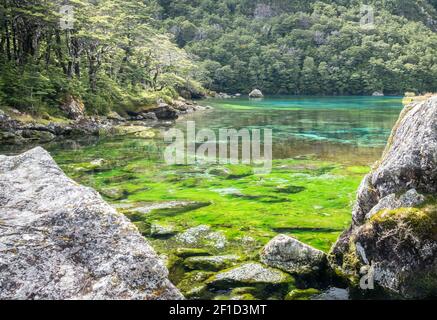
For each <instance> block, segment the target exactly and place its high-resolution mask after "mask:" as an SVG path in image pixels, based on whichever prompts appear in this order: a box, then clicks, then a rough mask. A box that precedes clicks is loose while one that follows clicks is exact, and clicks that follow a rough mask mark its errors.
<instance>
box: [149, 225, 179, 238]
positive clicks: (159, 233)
mask: <svg viewBox="0 0 437 320" xmlns="http://www.w3.org/2000/svg"><path fill="white" fill-rule="evenodd" d="M175 234H176V231H175V229H174V227H172V226H164V225H161V224H158V223H152V224H151V226H150V236H152V237H154V238H160V237H168V236H173V235H175Z"/></svg>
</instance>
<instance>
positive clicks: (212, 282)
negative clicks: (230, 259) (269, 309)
mask: <svg viewBox="0 0 437 320" xmlns="http://www.w3.org/2000/svg"><path fill="white" fill-rule="evenodd" d="M293 283H294V279H293V277H292V276H290V275H289V274H287V273H285V272H282V271H280V270H278V269H273V268H270V267H267V266H265V265H263V264H260V263H257V262H247V263H244V264H241V265H239V266H236V267H233V268H231V269H227V270H223V271H221V272H219V273H217V274H216V275H214V276H213V277H211V278H210V279H208V281H207V284H208V286H209V287H211V288H214V289H229V288H237V287H255V288H257V289H260V290H265V291H276V292H279V291H283V290H287V289H288V288H289V287H291V286H292V285H293Z"/></svg>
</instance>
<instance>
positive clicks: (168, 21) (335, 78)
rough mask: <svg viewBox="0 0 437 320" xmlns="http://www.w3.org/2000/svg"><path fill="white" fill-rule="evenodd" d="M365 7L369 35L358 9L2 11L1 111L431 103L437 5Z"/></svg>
mask: <svg viewBox="0 0 437 320" xmlns="http://www.w3.org/2000/svg"><path fill="white" fill-rule="evenodd" d="M66 5H68V6H71V7H72V8H73V9H74V12H73V14H74V15H72V13H71V12H70V13H66V12H62V8H63V6H66ZM366 5H367V6H370V7H371V9H372V10H371V11H372V12H371V14H372V16H371V18H372V19H371V21H370V22H371V24H369V25H365V26H363V23H362V22H363V14H364V13H363V10H362V9H363V2H362V1H355V0H336V1H307V0H299V1H285V0H272V1H267V0H264V1H251V0H218V1H217V0H214V1H213V0H176V1H173V0H171V1H170V0H143V1H135V0H123V1H121V0H89V1H88V0H71V1H58V0H56V1H52V0H51V1H49V0H42V1H41V0H3V1H2V3H1V5H0V10H1V11H0V69H1V75H0V104H1V105H3V106H8V107H13V108H17V109H19V110H25V111H28V112H34V113H49V114H52V113H56V111H57V107H58V106H59V104H61V103H62V101H64V100H65V99H66V98H67V97H70V96H73V97H76V98H78V99H81V100H82V101H83V102H84V104H85V106H86V108H87V112H88V113H89V114H105V113H107V112H109V111H110V110H113V109H117V110H118V109H130V108H132V109H134V108H138V107H142V106H145V105H150V104H153V103H156V101H157V99H163V100H171V99H174V98H176V97H178V96H183V97H188V98H201V97H203V96H204V95H206V94H211V93H212V92H226V93H232V94H235V93H241V94H247V93H248V92H250V91H251V90H252V89H253V88H259V89H261V90H262V91H263V92H265V93H267V94H284V95H369V94H372V93H373V92H375V91H377V92H384V93H385V94H389V95H403V94H404V93H405V92H407V91H408V92H409V91H411V92H416V93H424V92H428V91H432V90H433V89H434V88H435V87H436V86H437V63H436V62H437V56H435V54H434V53H435V50H436V49H437V34H436V30H437V10H436V9H437V1H435V0H428V1H427V0H419V1H412V0H401V1H399V0H379V1H368V2H366ZM366 14H368V12H366ZM63 23H64V24H65V25H63Z"/></svg>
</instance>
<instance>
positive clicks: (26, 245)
mask: <svg viewBox="0 0 437 320" xmlns="http://www.w3.org/2000/svg"><path fill="white" fill-rule="evenodd" d="M0 222H1V228H0V237H1V240H2V241H1V243H0V252H1V257H0V299H54V300H58V299H141V300H144V299H181V298H183V297H182V295H181V293H180V292H179V291H178V290H177V289H176V288H175V287H174V286H173V285H172V284H171V283H170V281H169V280H168V270H167V269H166V268H165V266H164V265H163V263H162V262H161V260H160V259H159V258H158V256H157V255H156V253H155V252H154V250H153V249H152V248H151V247H150V245H149V244H148V243H147V241H146V240H145V239H144V237H142V236H141V235H140V233H139V232H138V230H137V228H135V227H134V226H133V224H132V223H130V222H129V220H128V219H127V218H126V217H124V216H123V215H122V214H120V213H117V212H116V210H115V209H113V208H112V207H111V206H109V205H108V204H107V203H106V202H105V201H103V199H102V198H101V196H100V195H99V194H98V193H97V192H96V191H94V190H93V189H91V188H87V187H83V186H80V185H78V184H77V183H76V182H74V181H73V180H71V179H69V178H68V177H67V176H66V175H65V174H64V173H63V172H62V170H61V169H60V168H59V167H58V166H57V165H56V163H55V161H54V160H53V159H52V158H51V156H50V155H49V154H48V153H47V152H46V151H45V150H44V149H42V148H35V149H33V150H31V151H28V152H26V153H24V154H21V155H19V156H14V157H6V156H0Z"/></svg>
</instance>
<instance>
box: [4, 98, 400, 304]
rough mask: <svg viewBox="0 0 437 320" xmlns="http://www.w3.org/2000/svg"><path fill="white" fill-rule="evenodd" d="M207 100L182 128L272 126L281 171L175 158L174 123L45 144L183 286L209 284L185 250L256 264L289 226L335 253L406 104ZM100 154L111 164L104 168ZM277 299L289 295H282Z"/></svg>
mask: <svg viewBox="0 0 437 320" xmlns="http://www.w3.org/2000/svg"><path fill="white" fill-rule="evenodd" d="M202 103H203V104H205V105H211V106H213V107H214V108H213V109H212V110H208V111H205V112H197V113H194V114H190V115H187V116H184V117H183V118H181V119H180V120H178V121H177V123H176V127H178V128H180V129H183V130H184V128H185V127H186V123H187V121H195V123H196V128H197V130H200V129H205V128H208V129H213V130H215V131H217V130H218V129H220V128H234V129H241V128H249V129H252V128H258V129H263V128H270V129H272V130H273V155H274V161H273V169H272V172H271V173H269V174H266V175H254V174H253V172H252V168H251V167H250V166H246V165H218V164H217V165H213V164H193V165H167V164H165V163H164V161H163V151H164V148H165V147H166V144H165V143H164V141H163V136H162V134H163V131H165V130H166V129H165V128H161V129H156V130H154V131H153V132H154V134H155V136H154V137H148V138H143V137H138V136H124V137H114V138H107V139H97V140H96V139H91V140H89V141H65V142H63V143H56V144H50V145H47V146H45V147H46V148H47V149H48V150H49V151H50V152H51V153H52V155H53V156H54V157H55V159H56V161H57V162H58V163H59V164H60V166H61V167H62V168H63V169H64V170H65V172H66V173H67V174H68V175H69V176H71V177H72V178H73V179H75V180H76V181H78V182H80V183H82V184H85V185H88V186H91V187H93V188H95V189H97V190H98V191H100V192H101V193H102V194H103V195H104V197H105V199H106V200H108V201H109V202H110V203H111V204H113V205H114V207H116V208H117V209H118V210H119V211H120V212H122V213H124V214H126V215H127V216H128V217H129V218H130V219H131V220H132V221H133V222H134V223H135V224H136V225H137V226H138V228H139V229H140V231H141V232H142V233H143V234H144V235H145V236H146V237H147V238H148V239H149V240H150V241H151V242H152V244H153V246H154V247H155V249H156V250H157V251H158V252H159V253H160V254H164V255H166V256H167V257H168V259H169V266H170V271H171V277H172V280H173V281H174V282H175V283H176V284H178V285H179V287H180V288H181V289H182V290H183V292H184V293H186V292H187V290H188V291H189V289H192V287H194V286H195V285H201V284H199V283H191V282H190V281H191V280H190V279H191V278H190V275H192V272H190V270H187V269H186V267H184V261H183V259H181V258H180V257H179V258H178V257H177V254H176V253H175V252H176V250H177V249H178V248H181V247H184V248H201V249H205V250H207V252H208V253H210V254H218V255H223V254H237V255H239V256H241V258H242V260H244V261H250V260H257V259H258V257H257V254H258V252H259V249H260V248H261V247H262V246H263V245H264V244H265V243H267V242H268V241H269V240H270V239H272V238H273V237H274V236H275V235H277V234H278V233H285V234H289V235H292V236H294V237H296V238H298V239H300V240H301V241H304V242H306V243H309V244H310V245H313V246H315V247H317V248H319V249H321V250H324V251H328V250H329V248H330V247H331V245H332V243H333V242H334V241H335V240H336V238H337V237H338V235H339V234H340V233H341V232H342V231H343V230H344V229H345V228H346V227H347V226H348V225H349V224H350V221H351V207H352V204H353V201H354V198H355V194H356V190H357V187H358V185H359V183H360V181H361V180H362V178H363V176H364V175H365V174H366V173H367V172H368V171H369V166H370V165H371V164H372V163H373V162H374V161H376V160H377V159H378V158H379V157H380V155H381V153H382V151H383V148H384V146H385V143H386V141H387V138H388V136H389V134H390V131H391V128H392V127H393V125H394V123H395V121H396V120H397V118H398V115H399V113H400V110H401V108H402V103H401V98H399V97H383V98H381V97H377V98H376V97H375V98H374V97H335V98H326V97H325V98H318V97H311V98H308V97H307V98H287V97H275V98H267V99H263V100H249V99H228V100H215V99H214V100H206V101H202ZM11 151H13V150H9V152H11ZM98 159H103V161H102V163H101V164H99V165H95V160H98ZM97 162H99V161H97ZM200 225H203V226H207V227H208V228H210V230H209V231H207V232H206V233H205V234H203V235H202V236H201V237H199V238H198V239H196V241H194V242H192V241H191V240H192V235H193V233H194V232H195V230H196V229H194V231H193V229H191V228H196V227H199V226H200ZM156 230H158V231H159V232H157V231H156ZM162 230H164V232H162ZM187 230H188V233H187ZM190 237H191V238H190ZM202 237H203V238H202ZM187 277H188V280H187ZM183 279H185V280H183ZM181 280H183V281H181ZM187 287H188V288H187ZM223 294H225V297H226V294H228V296H229V294H230V293H229V292H227V293H226V292H222V291H221V292H219V293H214V292H207V293H205V292H203V293H202V294H199V296H195V295H194V297H201V298H212V297H218V296H222V297H223ZM263 297H264V298H265V296H263ZM272 297H274V298H281V296H279V295H278V294H277V293H274V294H273V295H272Z"/></svg>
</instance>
